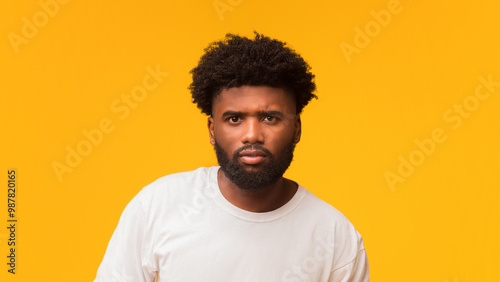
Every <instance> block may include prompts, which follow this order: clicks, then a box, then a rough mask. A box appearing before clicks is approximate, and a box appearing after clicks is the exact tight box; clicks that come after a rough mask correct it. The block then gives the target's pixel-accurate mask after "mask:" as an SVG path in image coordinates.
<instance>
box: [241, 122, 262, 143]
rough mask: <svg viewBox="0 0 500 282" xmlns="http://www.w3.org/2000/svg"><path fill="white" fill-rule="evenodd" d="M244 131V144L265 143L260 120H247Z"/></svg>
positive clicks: (242, 139) (242, 140)
mask: <svg viewBox="0 0 500 282" xmlns="http://www.w3.org/2000/svg"><path fill="white" fill-rule="evenodd" d="M243 130H244V132H243V134H242V138H241V142H242V143H243V144H247V143H250V144H255V143H260V144H262V143H264V133H263V132H262V128H261V124H260V122H259V120H258V119H254V118H249V119H247V120H246V122H245V126H244V127H243Z"/></svg>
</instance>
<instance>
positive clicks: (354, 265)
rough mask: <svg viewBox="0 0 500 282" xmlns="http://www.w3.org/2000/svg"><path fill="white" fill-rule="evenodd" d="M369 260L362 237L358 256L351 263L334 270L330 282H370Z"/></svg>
mask: <svg viewBox="0 0 500 282" xmlns="http://www.w3.org/2000/svg"><path fill="white" fill-rule="evenodd" d="M368 281H370V278H369V274H368V258H367V255H366V250H365V248H364V245H363V239H361V237H360V238H359V241H358V250H357V252H356V256H355V257H354V259H353V260H352V261H350V262H348V263H347V264H345V265H342V266H340V267H338V268H336V269H334V270H333V271H332V272H331V273H330V278H329V279H328V282H368Z"/></svg>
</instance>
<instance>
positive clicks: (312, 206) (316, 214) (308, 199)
mask: <svg viewBox="0 0 500 282" xmlns="http://www.w3.org/2000/svg"><path fill="white" fill-rule="evenodd" d="M302 188H303V189H304V190H305V192H304V194H305V195H304V200H303V205H301V207H300V210H299V212H300V213H302V214H304V215H308V216H309V217H310V218H314V219H316V220H318V221H321V222H323V223H325V224H327V225H330V224H331V225H333V226H335V229H339V228H340V229H351V231H354V226H353V224H352V223H351V222H350V221H349V219H348V218H347V217H346V216H345V215H344V214H343V213H342V212H341V211H339V210H338V209H337V208H336V207H334V206H333V205H332V204H330V203H328V202H326V201H325V200H323V199H321V198H319V197H317V196H316V195H314V194H313V193H312V192H310V191H309V190H307V189H305V188H304V187H302Z"/></svg>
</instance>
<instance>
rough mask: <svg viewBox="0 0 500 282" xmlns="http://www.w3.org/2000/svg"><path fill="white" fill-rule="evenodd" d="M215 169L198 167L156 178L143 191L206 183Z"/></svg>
mask: <svg viewBox="0 0 500 282" xmlns="http://www.w3.org/2000/svg"><path fill="white" fill-rule="evenodd" d="M215 168H216V167H214V166H212V167H199V168H197V169H195V170H190V171H182V172H176V173H172V174H167V175H165V176H163V177H160V178H158V179H157V180H155V181H153V182H152V183H150V184H149V185H147V186H146V187H144V189H154V188H158V187H160V188H161V187H168V186H172V185H176V184H184V183H192V182H196V181H202V182H206V181H207V180H208V178H209V176H210V173H211V172H212V170H213V169H215Z"/></svg>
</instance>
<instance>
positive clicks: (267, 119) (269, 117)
mask: <svg viewBox="0 0 500 282" xmlns="http://www.w3.org/2000/svg"><path fill="white" fill-rule="evenodd" d="M264 120H265V121H269V122H271V121H275V120H276V117H273V116H267V117H265V118H264Z"/></svg>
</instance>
